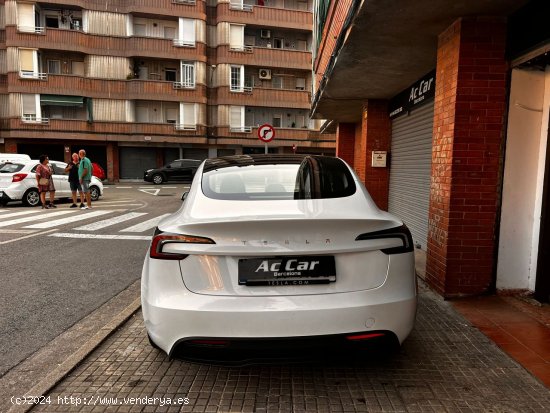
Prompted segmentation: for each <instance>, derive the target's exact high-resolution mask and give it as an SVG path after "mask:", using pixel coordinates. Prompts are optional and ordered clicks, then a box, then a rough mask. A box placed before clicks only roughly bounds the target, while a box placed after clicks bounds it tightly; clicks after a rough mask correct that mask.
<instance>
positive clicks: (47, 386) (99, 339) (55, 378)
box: [7, 298, 141, 413]
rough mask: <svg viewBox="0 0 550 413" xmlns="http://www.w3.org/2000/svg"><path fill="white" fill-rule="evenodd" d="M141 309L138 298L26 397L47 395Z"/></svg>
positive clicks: (18, 412) (17, 412)
mask: <svg viewBox="0 0 550 413" xmlns="http://www.w3.org/2000/svg"><path fill="white" fill-rule="evenodd" d="M140 307H141V298H136V299H135V300H134V301H133V302H132V303H131V304H130V305H128V306H127V307H126V308H125V309H123V310H122V311H121V312H120V313H118V314H117V315H116V316H115V317H113V318H112V319H111V321H109V322H108V323H107V324H106V325H104V326H103V327H101V329H100V330H99V331H98V332H97V333H96V334H95V335H94V336H93V337H92V338H90V339H89V340H88V341H87V342H86V343H85V344H84V345H82V346H81V347H80V348H79V349H78V350H77V351H75V352H74V353H73V354H71V355H70V356H69V357H67V358H66V359H65V361H64V362H63V363H61V364H60V365H58V366H57V368H55V369H54V370H52V371H51V372H50V373H48V374H47V375H46V377H44V378H43V379H42V380H41V381H40V382H38V383H37V384H36V385H35V386H34V387H33V388H32V389H30V390H29V391H28V392H27V393H26V394H25V396H28V397H31V396H40V395H46V394H47V393H48V392H49V391H50V390H51V389H52V388H53V387H55V386H56V385H57V384H58V383H59V382H60V381H62V380H63V379H64V378H65V377H66V376H67V375H68V374H69V373H70V372H71V371H72V370H74V369H75V368H76V367H77V366H78V365H79V364H80V363H81V362H82V361H83V360H84V359H85V358H86V357H87V356H88V355H89V354H90V353H91V352H92V351H94V350H95V349H96V348H97V347H99V345H101V343H103V342H104V341H105V340H106V339H107V338H108V337H109V336H110V335H111V334H113V333H114V332H115V330H117V329H118V328H119V327H120V326H121V325H122V324H124V323H125V322H126V321H128V319H129V318H130V317H132V315H134V314H135V313H136V312H137V311H138V310H139V308H140ZM33 408H34V405H33V404H27V405H14V406H13V407H12V408H11V409H9V410H8V412H7V413H26V412H29V411H30V410H32V409H33Z"/></svg>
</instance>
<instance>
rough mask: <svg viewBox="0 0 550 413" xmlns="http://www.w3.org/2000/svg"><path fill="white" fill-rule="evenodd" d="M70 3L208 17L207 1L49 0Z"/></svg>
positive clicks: (120, 11) (116, 10)
mask: <svg viewBox="0 0 550 413" xmlns="http://www.w3.org/2000/svg"><path fill="white" fill-rule="evenodd" d="M68 3H70V4H71V5H72V6H77V7H80V8H82V9H88V10H103V11H108V12H114V13H132V12H139V13H149V14H155V15H164V16H176V15H178V13H181V12H182V11H185V15H186V17H190V18H196V19H202V20H204V19H205V18H206V2H205V1H195V0H155V1H154V2H152V1H151V0H118V1H116V2H113V1H107V2H106V1H105V0H72V1H70V2H69V1H67V0H48V1H47V4H48V5H54V4H55V5H59V6H66V5H67V4H68Z"/></svg>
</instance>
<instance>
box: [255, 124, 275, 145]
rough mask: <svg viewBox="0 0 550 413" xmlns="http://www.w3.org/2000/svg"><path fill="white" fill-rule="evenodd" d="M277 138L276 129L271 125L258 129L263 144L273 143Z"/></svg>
mask: <svg viewBox="0 0 550 413" xmlns="http://www.w3.org/2000/svg"><path fill="white" fill-rule="evenodd" d="M274 137H275V128H274V127H273V126H271V125H270V124H268V123H266V124H265V125H262V126H260V127H259V128H258V138H259V139H260V140H261V141H262V142H266V143H267V142H271V141H272V139H273V138H274Z"/></svg>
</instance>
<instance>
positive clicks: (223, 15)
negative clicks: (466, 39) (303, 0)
mask: <svg viewBox="0 0 550 413" xmlns="http://www.w3.org/2000/svg"><path fill="white" fill-rule="evenodd" d="M217 10H218V15H217V19H218V21H217V23H220V22H224V21H230V22H232V23H243V24H253V25H258V26H262V27H277V28H285V29H296V30H307V31H311V30H313V13H312V12H310V11H303V10H293V9H282V8H281V9H279V8H273V7H264V6H251V5H248V4H244V5H243V7H242V8H241V5H240V4H238V3H235V4H232V3H218V9H217Z"/></svg>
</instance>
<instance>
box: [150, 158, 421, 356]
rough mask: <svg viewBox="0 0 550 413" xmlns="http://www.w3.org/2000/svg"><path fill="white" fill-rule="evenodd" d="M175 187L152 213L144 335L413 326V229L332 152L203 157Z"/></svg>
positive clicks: (401, 333)
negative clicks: (176, 205)
mask: <svg viewBox="0 0 550 413" xmlns="http://www.w3.org/2000/svg"><path fill="white" fill-rule="evenodd" d="M184 198H185V202H184V203H183V205H182V207H181V208H180V209H179V211H177V212H176V213H174V214H173V215H171V216H169V217H166V218H165V219H164V220H162V221H161V222H160V223H159V225H158V228H157V230H156V232H155V235H154V237H153V239H152V242H151V245H150V250H149V253H148V255H147V257H146V258H145V263H144V266H143V273H142V279H141V303H142V308H143V317H144V320H145V326H146V329H147V333H148V335H149V339H150V340H151V342H152V344H153V345H154V346H157V347H159V348H161V349H162V350H164V351H165V352H167V353H168V354H169V355H172V354H175V352H176V350H178V353H177V354H180V353H181V355H182V356H185V355H186V354H193V353H194V352H195V351H196V350H197V349H200V348H201V347H202V348H203V350H204V347H208V348H210V349H212V348H217V349H221V348H225V349H238V348H249V349H250V348H259V347H262V348H264V347H266V346H268V345H274V346H275V347H277V346H282V345H290V346H292V343H299V342H300V343H303V342H304V340H305V341H306V342H307V341H308V340H309V344H312V343H315V344H316V345H318V344H322V343H325V344H326V343H331V345H332V344H334V343H342V344H344V343H347V344H349V345H355V344H358V343H364V342H366V341H370V340H373V339H380V338H383V339H386V340H389V341H390V342H393V343H396V344H400V343H401V342H402V341H403V340H404V339H405V338H406V337H407V336H408V335H409V333H410V332H411V330H412V328H413V324H414V320H415V315H416V305H417V295H416V278H415V269H414V251H413V243H412V238H411V234H410V232H409V230H408V229H407V227H406V226H405V225H404V224H403V222H402V221H400V220H399V219H398V218H396V217H395V216H393V215H391V214H389V213H387V212H384V211H381V210H379V209H378V208H377V207H376V205H375V203H374V202H373V200H372V198H371V197H370V195H369V194H368V192H367V190H366V189H365V187H364V185H363V184H362V183H361V182H360V181H359V179H358V177H357V176H356V174H355V173H354V171H353V170H352V169H351V168H350V167H349V166H348V165H347V164H346V163H345V162H344V161H342V160H341V159H338V158H333V157H325V156H299V155H251V156H248V155H240V156H230V157H223V158H216V159H208V160H206V161H205V162H204V163H203V164H202V165H201V166H200V167H199V169H198V170H197V173H196V175H195V178H194V180H193V183H192V185H191V188H190V192H189V193H188V194H187V195H186V196H185V197H184ZM324 339H326V340H324ZM258 343H261V344H260V345H259V346H258ZM251 346H252V347H251ZM180 350H181V352H180ZM202 353H204V352H202Z"/></svg>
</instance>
